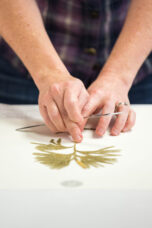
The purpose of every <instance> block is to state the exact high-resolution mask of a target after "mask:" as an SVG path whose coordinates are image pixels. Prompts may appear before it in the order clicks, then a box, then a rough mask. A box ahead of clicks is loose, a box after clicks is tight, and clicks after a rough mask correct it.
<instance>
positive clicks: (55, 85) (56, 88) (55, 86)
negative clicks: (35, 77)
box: [50, 83, 60, 94]
mask: <svg viewBox="0 0 152 228" xmlns="http://www.w3.org/2000/svg"><path fill="white" fill-rule="evenodd" d="M50 92H51V93H52V94H54V93H55V94H59V92H60V86H59V84H58V83H53V84H52V85H51V87H50Z"/></svg>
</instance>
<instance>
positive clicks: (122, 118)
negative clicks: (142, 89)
mask: <svg viewBox="0 0 152 228" xmlns="http://www.w3.org/2000/svg"><path fill="white" fill-rule="evenodd" d="M128 90H129V89H128V88H127V86H126V85H125V83H124V82H123V81H122V80H121V79H119V78H117V75H115V77H114V76H113V75H112V76H107V75H106V76H103V77H98V78H97V79H96V80H95V81H94V82H93V83H92V84H91V86H90V87H89V88H88V92H89V95H90V97H89V100H88V102H87V104H86V105H85V106H84V108H83V110H82V115H83V116H84V117H87V116H90V115H91V114H95V113H98V112H99V111H100V110H101V109H102V113H103V114H104V113H111V112H114V111H115V108H116V106H117V105H118V103H120V102H123V103H124V102H126V103H127V104H128V106H125V105H120V106H119V107H118V109H117V111H119V112H123V113H122V114H120V115H118V116H117V117H116V120H115V122H114V125H113V127H112V129H111V130H110V132H111V135H113V136H116V135H119V134H120V132H126V131H129V130H130V129H131V128H132V127H133V126H134V124H135V119H136V114H135V112H134V111H133V110H132V109H131V108H130V102H129V99H128ZM111 118H112V116H103V117H100V119H99V122H98V124H97V127H96V134H97V135H99V136H103V135H104V133H105V132H106V130H107V128H108V126H109V123H110V121H111Z"/></svg>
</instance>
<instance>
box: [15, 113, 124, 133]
mask: <svg viewBox="0 0 152 228" xmlns="http://www.w3.org/2000/svg"><path fill="white" fill-rule="evenodd" d="M120 114H122V112H111V113H105V114H102V113H99V114H94V115H91V116H88V117H84V119H92V118H96V117H101V116H115V115H120ZM40 126H45V124H37V125H31V126H27V127H21V128H17V129H16V131H22V130H24V129H28V128H34V127H40Z"/></svg>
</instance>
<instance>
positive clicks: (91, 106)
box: [82, 93, 102, 117]
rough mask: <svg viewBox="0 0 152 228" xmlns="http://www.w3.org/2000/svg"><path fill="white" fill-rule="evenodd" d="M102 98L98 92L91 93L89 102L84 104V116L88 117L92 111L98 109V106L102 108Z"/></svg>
mask: <svg viewBox="0 0 152 228" xmlns="http://www.w3.org/2000/svg"><path fill="white" fill-rule="evenodd" d="M100 100H101V98H100V96H99V95H98V94H97V93H93V94H91V95H90V97H89V99H88V102H87V104H86V105H85V106H84V108H83V110H82V115H83V117H88V116H90V115H91V114H92V113H94V112H95V111H96V109H97V108H99V109H100V108H101V107H102V104H101V102H100Z"/></svg>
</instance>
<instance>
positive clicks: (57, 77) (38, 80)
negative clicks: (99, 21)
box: [32, 66, 74, 90]
mask: <svg viewBox="0 0 152 228" xmlns="http://www.w3.org/2000/svg"><path fill="white" fill-rule="evenodd" d="M32 77H33V80H34V82H35V84H36V86H37V88H38V89H39V90H41V89H44V88H47V87H49V86H50V85H51V84H52V83H57V82H61V81H66V80H71V79H73V78H74V77H72V76H71V75H70V74H69V72H68V71H67V70H65V69H61V68H55V67H46V66H45V67H44V66H43V67H42V68H41V69H39V71H37V73H34V75H32Z"/></svg>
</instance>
